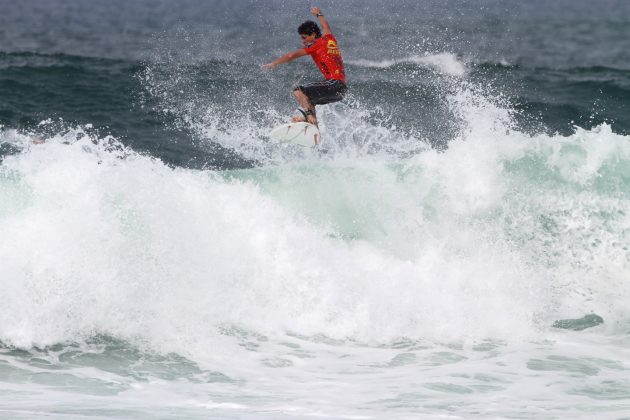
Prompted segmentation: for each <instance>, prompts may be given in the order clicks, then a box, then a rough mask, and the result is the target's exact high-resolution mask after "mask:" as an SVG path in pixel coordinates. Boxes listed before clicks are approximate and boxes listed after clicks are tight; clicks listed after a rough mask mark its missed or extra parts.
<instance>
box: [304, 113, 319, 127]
mask: <svg viewBox="0 0 630 420" xmlns="http://www.w3.org/2000/svg"><path fill="white" fill-rule="evenodd" d="M306 120H307V121H306V122H307V123H310V124H313V125H314V126H315V127H317V118H315V115H313V114H310V115H308V116H307V117H306Z"/></svg>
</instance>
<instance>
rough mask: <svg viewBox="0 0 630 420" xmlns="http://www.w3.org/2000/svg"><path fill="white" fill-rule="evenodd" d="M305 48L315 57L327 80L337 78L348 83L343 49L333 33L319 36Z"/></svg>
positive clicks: (314, 59)
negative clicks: (342, 53) (340, 48)
mask: <svg viewBox="0 0 630 420" xmlns="http://www.w3.org/2000/svg"><path fill="white" fill-rule="evenodd" d="M304 50H305V51H306V53H307V54H308V55H310V56H311V57H313V61H315V64H317V67H319V70H320V71H321V72H322V74H323V75H324V77H325V78H326V80H330V79H335V80H340V81H342V82H343V83H346V73H345V71H344V69H343V59H342V58H341V51H339V47H338V46H337V40H336V39H335V37H334V36H333V34H328V35H324V36H322V37H319V38H317V39H316V40H315V42H313V43H312V44H311V45H310V46H308V47H305V48H304Z"/></svg>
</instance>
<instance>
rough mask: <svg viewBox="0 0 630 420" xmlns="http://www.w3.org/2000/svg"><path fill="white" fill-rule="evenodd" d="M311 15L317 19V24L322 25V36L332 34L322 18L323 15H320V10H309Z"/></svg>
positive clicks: (317, 8)
mask: <svg viewBox="0 0 630 420" xmlns="http://www.w3.org/2000/svg"><path fill="white" fill-rule="evenodd" d="M311 13H312V14H313V16H315V17H316V18H319V24H320V25H322V35H328V34H332V31H331V30H330V25H329V24H328V21H327V20H326V18H325V17H324V14H323V13H322V9H320V8H319V7H313V8H311Z"/></svg>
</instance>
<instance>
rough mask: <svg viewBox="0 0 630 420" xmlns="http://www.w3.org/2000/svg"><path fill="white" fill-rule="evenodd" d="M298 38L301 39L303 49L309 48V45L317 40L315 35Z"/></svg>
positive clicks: (302, 35) (304, 35) (301, 35)
mask: <svg viewBox="0 0 630 420" xmlns="http://www.w3.org/2000/svg"><path fill="white" fill-rule="evenodd" d="M300 38H302V44H304V46H305V47H307V46H309V45H310V44H312V43H313V42H315V40H316V39H317V38H316V36H315V34H311V35H306V34H300Z"/></svg>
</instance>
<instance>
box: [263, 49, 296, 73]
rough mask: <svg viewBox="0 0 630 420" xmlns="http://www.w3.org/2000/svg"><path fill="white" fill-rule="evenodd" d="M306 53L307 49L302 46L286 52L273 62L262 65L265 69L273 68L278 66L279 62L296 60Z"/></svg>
mask: <svg viewBox="0 0 630 420" xmlns="http://www.w3.org/2000/svg"><path fill="white" fill-rule="evenodd" d="M305 55H306V50H305V49H304V48H300V49H299V50H295V51H291V52H290V53H286V54H285V55H283V56H282V57H280V58H278V59H277V60H274V61H272V62H271V63H267V64H263V65H262V66H261V67H262V68H263V69H272V68H274V67H276V66H277V65H278V64H284V63H288V62H289V61H292V60H295V59H296V58H299V57H303V56H305Z"/></svg>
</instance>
